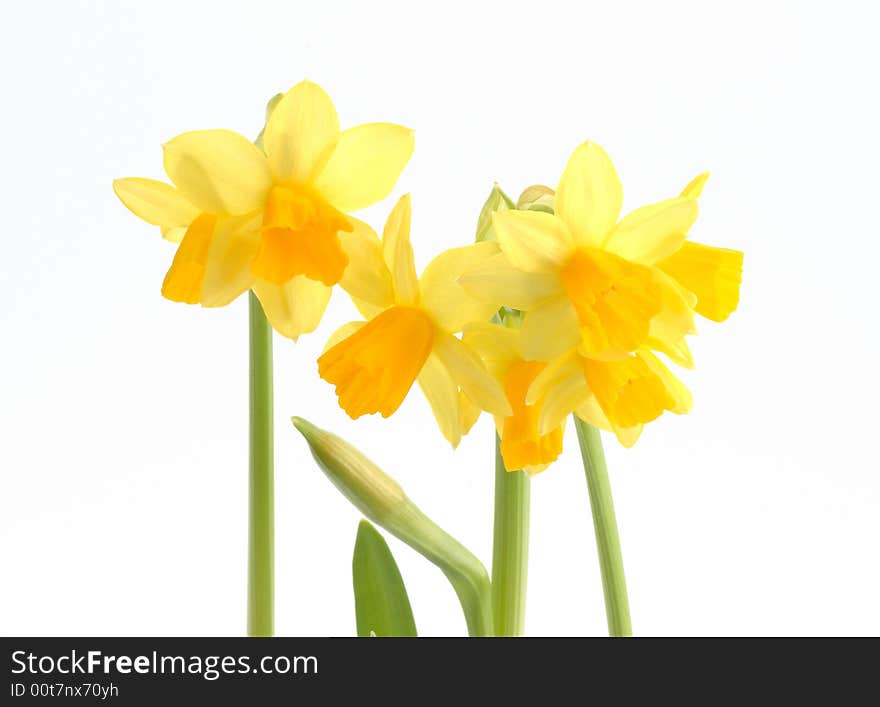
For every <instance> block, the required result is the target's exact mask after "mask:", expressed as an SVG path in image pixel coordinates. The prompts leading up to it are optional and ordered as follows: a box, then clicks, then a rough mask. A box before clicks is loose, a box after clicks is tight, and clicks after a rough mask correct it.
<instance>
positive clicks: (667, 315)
mask: <svg viewBox="0 0 880 707" xmlns="http://www.w3.org/2000/svg"><path fill="white" fill-rule="evenodd" d="M652 272H653V276H654V282H655V283H656V284H657V285H658V286H659V287H660V293H661V294H660V297H661V301H662V308H661V309H660V312H658V313H657V315H656V316H655V317H654V318H653V319H652V320H651V325H650V328H649V330H648V341H647V343H648V344H649V345H650V346H651V347H652V348H656V349H657V350H659V351H662V352H663V353H665V354H666V355H667V356H669V357H670V358H672V360H673V361H675V362H676V363H677V364H679V365H681V366H684V367H685V368H693V358H692V357H691V354H690V349H689V347H688V345H687V342H686V341H685V339H684V337H685V336H686V335H688V334H693V333H694V332H695V328H694V312H693V307H694V305H695V304H696V301H697V300H696V297H695V296H694V295H693V293H691V292H689V291H688V290H685V289H684V288H683V287H682V286H681V285H679V284H678V282H677V281H676V280H674V279H673V278H671V277H670V276H669V275H667V274H666V273H664V272H663V271H662V270H660V269H659V268H653V269H652Z"/></svg>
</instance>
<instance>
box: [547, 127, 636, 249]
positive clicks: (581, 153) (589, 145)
mask: <svg viewBox="0 0 880 707" xmlns="http://www.w3.org/2000/svg"><path fill="white" fill-rule="evenodd" d="M622 205H623V187H622V186H621V185H620V179H619V177H618V176H617V172H616V171H615V169H614V165H613V164H612V162H611V159H610V158H609V157H608V155H607V154H606V153H605V150H603V149H602V148H601V147H599V145H597V144H596V143H595V142H585V143H583V144H582V145H580V146H579V147H578V148H577V149H576V150H575V151H574V153H573V154H572V156H571V157H570V158H569V160H568V164H567V165H566V167H565V171H564V172H563V173H562V178H561V179H560V180H559V187H558V188H557V190H556V197H555V208H556V214H557V216H559V217H560V218H561V219H562V220H563V221H565V223H567V224H568V227H569V229H571V232H572V234H573V235H574V238H575V241H576V242H577V243H578V245H580V246H582V247H586V248H599V247H601V245H602V243H603V242H604V241H605V238H606V237H607V236H608V234H609V233H610V232H611V229H612V228H614V224H615V223H617V218H618V217H619V216H620V208H621V206H622Z"/></svg>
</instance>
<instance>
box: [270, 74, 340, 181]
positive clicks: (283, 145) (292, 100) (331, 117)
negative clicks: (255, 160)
mask: <svg viewBox="0 0 880 707" xmlns="http://www.w3.org/2000/svg"><path fill="white" fill-rule="evenodd" d="M338 139H339V117H338V116H337V115H336V108H334V107H333V102H332V101H331V100H330V96H328V95H327V94H326V93H325V92H324V89H322V88H321V87H320V86H318V85H317V84H314V83H312V82H311V81H301V82H300V83H298V84H297V85H296V86H294V87H293V88H291V89H290V90H289V91H288V92H287V93H286V94H284V98H282V99H281V101H280V102H279V103H278V105H276V106H275V109H274V110H273V111H272V115H271V116H270V117H269V121H268V123H266V130H265V132H264V133H263V145H264V146H265V148H266V157H267V159H268V161H269V166H270V167H271V169H272V174H273V175H274V176H275V179H276V180H278V181H294V182H309V181H311V180H312V179H313V178H314V177H315V176H316V175H317V174H318V173H319V172H320V170H321V169H322V168H323V167H324V165H325V164H326V162H327V160H328V159H329V158H330V154H331V153H332V152H333V148H334V147H336V142H337V140H338Z"/></svg>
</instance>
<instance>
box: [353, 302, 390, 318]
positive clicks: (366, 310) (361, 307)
mask: <svg viewBox="0 0 880 707" xmlns="http://www.w3.org/2000/svg"><path fill="white" fill-rule="evenodd" d="M351 301H352V304H354V307H355V309H357V311H358V312H360V315H361V316H362V317H363V318H364V319H366V320H367V321H369V320H370V319H372V318H373V317H375V316H376V315H377V314H380V313H381V312H382V311H383V310H384V309H385V307H378V306H376V305H375V304H371V303H370V302H367V301H366V300H362V299H358V298H357V297H352V298H351Z"/></svg>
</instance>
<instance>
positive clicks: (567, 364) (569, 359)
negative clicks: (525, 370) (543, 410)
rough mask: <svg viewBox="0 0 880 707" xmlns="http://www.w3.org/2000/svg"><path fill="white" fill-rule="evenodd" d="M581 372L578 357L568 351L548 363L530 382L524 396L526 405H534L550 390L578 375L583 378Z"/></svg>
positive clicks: (573, 352) (581, 367)
mask: <svg viewBox="0 0 880 707" xmlns="http://www.w3.org/2000/svg"><path fill="white" fill-rule="evenodd" d="M583 372H584V371H583V366H582V365H581V362H580V357H579V356H578V355H577V353H576V352H575V351H569V352H568V353H566V354H563V355H562V356H560V357H558V358H556V359H554V360H553V361H550V362H549V363H548V364H547V365H546V366H545V367H544V369H543V370H542V371H541V372H540V373H539V374H538V375H537V376H536V377H535V380H534V381H533V382H532V385H531V387H530V388H529V392H528V393H527V394H526V405H534V404H535V403H536V402H538V400H540V399H541V398H543V397H544V396H545V395H547V393H548V392H550V390H551V389H552V388H554V387H556V386H558V385H561V384H562V382H564V381H566V380H570V379H572V378H573V377H576V376H577V375H578V374H580V376H581V378H583Z"/></svg>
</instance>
